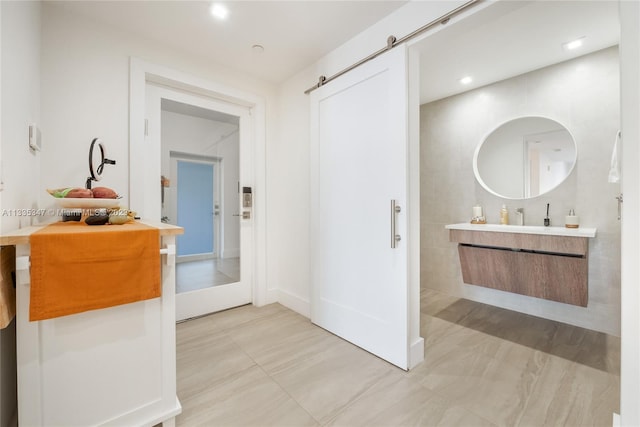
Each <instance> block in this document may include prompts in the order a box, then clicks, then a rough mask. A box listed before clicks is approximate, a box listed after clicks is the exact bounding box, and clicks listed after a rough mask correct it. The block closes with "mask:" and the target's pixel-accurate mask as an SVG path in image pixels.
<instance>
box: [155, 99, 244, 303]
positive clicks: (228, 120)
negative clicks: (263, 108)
mask: <svg viewBox="0 0 640 427" xmlns="http://www.w3.org/2000/svg"><path fill="white" fill-rule="evenodd" d="M161 112H162V122H161V125H162V126H161V132H162V135H161V141H162V143H161V144H162V177H161V179H160V190H161V201H162V221H163V222H167V223H170V224H175V225H179V226H180V227H183V228H184V234H183V235H180V236H178V238H177V242H176V250H177V254H176V255H177V257H176V293H183V292H192V291H199V290H202V289H205V288H210V287H213V286H220V285H226V284H230V283H235V282H239V281H240V216H239V206H240V204H239V202H240V198H239V194H238V185H239V184H238V182H239V171H240V166H239V159H240V154H239V118H238V117H236V116H231V115H228V114H225V113H221V112H218V111H213V110H207V109H204V108H200V107H197V106H194V105H188V104H182V103H180V102H176V101H172V100H169V99H163V100H162V105H161Z"/></svg>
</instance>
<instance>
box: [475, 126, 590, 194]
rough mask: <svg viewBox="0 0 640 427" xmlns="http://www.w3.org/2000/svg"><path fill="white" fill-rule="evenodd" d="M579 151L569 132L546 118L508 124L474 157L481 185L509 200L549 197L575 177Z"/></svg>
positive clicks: (489, 139)
mask: <svg viewBox="0 0 640 427" xmlns="http://www.w3.org/2000/svg"><path fill="white" fill-rule="evenodd" d="M576 159H577V149H576V144H575V141H574V140H573V137H572V136H571V134H570V133H569V131H568V130H567V129H566V128H565V127H564V126H562V125H561V124H560V123H558V122H556V121H555V120H551V119H547V118H545V117H521V118H517V119H514V120H511V121H508V122H506V123H504V124H502V125H500V126H498V127H497V128H496V129H494V130H493V131H492V132H491V133H490V134H489V136H487V137H486V138H485V140H484V141H482V142H481V143H480V144H479V145H478V148H477V149H476V152H475V155H474V157H473V171H474V173H475V175H476V179H477V180H478V182H479V183H480V184H481V185H482V186H483V187H484V188H485V189H486V190H487V191H489V192H490V193H492V194H495V195H496V196H499V197H502V198H505V199H529V198H532V197H537V196H540V195H542V194H545V193H547V192H549V191H551V190H553V189H554V188H556V187H557V186H558V185H560V184H561V183H562V182H563V181H564V180H565V179H567V177H568V176H569V175H570V174H571V171H572V170H573V168H574V166H575V164H576Z"/></svg>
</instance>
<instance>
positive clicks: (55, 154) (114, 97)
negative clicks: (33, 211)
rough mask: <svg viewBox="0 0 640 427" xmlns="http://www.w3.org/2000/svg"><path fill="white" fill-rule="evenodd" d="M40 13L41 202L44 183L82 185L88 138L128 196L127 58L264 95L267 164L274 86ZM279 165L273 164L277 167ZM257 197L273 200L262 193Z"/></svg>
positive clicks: (272, 284) (46, 6) (273, 253)
mask: <svg viewBox="0 0 640 427" xmlns="http://www.w3.org/2000/svg"><path fill="white" fill-rule="evenodd" d="M42 11H43V17H42V80H41V84H42V115H43V127H42V129H43V134H44V135H45V136H46V138H47V139H46V140H47V143H46V144H45V146H44V147H43V151H42V155H43V159H46V161H44V162H43V164H42V179H41V180H40V188H39V190H38V191H39V195H40V202H41V203H40V204H41V207H49V206H53V201H52V199H51V197H50V196H49V195H48V194H46V193H45V191H44V189H45V188H47V187H57V186H61V187H62V186H83V185H84V182H85V179H86V177H87V174H88V165H87V160H86V158H87V152H88V148H89V143H90V141H91V139H92V138H94V137H97V136H99V137H100V138H101V139H102V140H103V141H104V143H105V145H106V148H107V151H108V155H109V158H111V159H115V160H116V161H117V164H116V165H115V166H109V167H107V168H105V173H104V174H103V178H102V180H101V181H100V183H101V185H105V186H107V187H111V188H114V189H115V190H116V191H117V192H119V193H120V194H122V195H123V196H124V197H125V198H128V194H127V193H128V188H129V165H128V161H129V142H128V141H129V64H130V57H136V58H140V59H142V60H144V61H147V62H149V63H153V64H157V65H160V66H164V67H168V68H171V69H173V70H177V71H179V72H182V73H186V74H189V75H192V76H195V77H199V78H202V79H206V80H208V81H211V82H216V83H219V84H221V85H226V86H228V87H232V88H235V89H237V90H240V91H243V92H246V93H251V94H252V95H255V96H256V97H259V98H262V99H264V100H265V111H266V123H267V129H266V146H267V148H266V149H267V154H266V158H267V159H266V161H267V165H266V168H267V170H270V169H273V167H274V165H272V164H271V159H272V158H273V156H272V155H271V154H270V150H271V147H272V146H274V145H277V143H276V140H275V123H276V121H277V120H278V119H277V117H276V115H275V113H276V110H275V101H276V88H275V86H274V85H272V84H270V83H266V82H263V81H260V80H257V79H255V78H253V77H250V76H248V75H246V74H243V73H242V72H238V71H237V70H232V69H229V68H227V67H225V66H224V65H222V64H219V63H215V62H212V61H207V60H203V59H201V58H198V57H195V56H192V55H191V54H187V53H184V52H182V51H179V50H174V49H171V48H168V47H166V46H163V45H161V44H159V43H157V42H154V41H152V40H148V39H145V38H142V37H141V36H139V35H137V34H134V33H127V32H125V31H123V30H121V29H117V28H114V27H111V26H108V25H105V24H102V23H99V22H95V21H91V20H89V19H87V18H86V17H84V16H79V15H74V14H72V13H70V12H67V11H65V10H62V9H60V8H59V7H56V5H55V4H52V3H49V2H44V3H43V6H42ZM279 165H280V164H279V163H278V162H277V164H276V165H275V166H276V167H279ZM268 186H269V183H267V187H268ZM267 191H268V189H267ZM255 197H256V198H257V197H260V198H264V199H266V201H267V204H270V203H271V200H269V198H268V197H266V195H264V194H256V195H255ZM264 199H263V200H264ZM130 208H132V209H134V210H135V208H136V207H135V206H130ZM267 209H269V207H267ZM269 227H270V224H268V225H267V228H269ZM271 237H274V236H271ZM275 237H276V238H277V236H275ZM267 238H269V236H268V237H267ZM266 256H267V260H266V264H267V266H266V268H267V269H269V268H271V267H270V262H271V260H272V259H279V258H280V257H281V256H280V253H279V251H278V246H277V245H276V246H275V247H272V248H271V250H270V251H268V252H267V254H266ZM277 286H278V282H277V281H268V282H267V287H268V289H267V291H268V295H269V296H270V298H273V295H274V290H273V289H274V288H276V287H277ZM270 301H273V299H270Z"/></svg>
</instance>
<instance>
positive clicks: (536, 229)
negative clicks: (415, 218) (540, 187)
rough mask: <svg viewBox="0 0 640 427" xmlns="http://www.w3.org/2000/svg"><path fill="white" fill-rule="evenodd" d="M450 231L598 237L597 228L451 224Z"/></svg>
mask: <svg viewBox="0 0 640 427" xmlns="http://www.w3.org/2000/svg"><path fill="white" fill-rule="evenodd" d="M445 228H447V229H449V230H466V231H491V232H497V233H520V234H542V235H546V236H566V237H596V229H595V228H583V227H579V228H566V227H544V226H542V225H502V224H470V223H461V224H449V225H446V226H445Z"/></svg>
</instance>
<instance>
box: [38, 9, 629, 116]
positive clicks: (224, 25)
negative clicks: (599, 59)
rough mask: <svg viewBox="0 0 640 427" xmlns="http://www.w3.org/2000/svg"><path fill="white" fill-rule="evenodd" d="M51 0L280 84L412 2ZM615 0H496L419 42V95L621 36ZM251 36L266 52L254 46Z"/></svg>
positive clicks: (454, 89) (453, 89)
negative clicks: (219, 14) (220, 13)
mask: <svg viewBox="0 0 640 427" xmlns="http://www.w3.org/2000/svg"><path fill="white" fill-rule="evenodd" d="M47 3H48V4H52V5H55V6H56V7H60V8H64V9H65V10H67V11H70V12H72V13H75V14H78V15H79V16H84V17H88V18H90V19H92V20H96V21H100V22H103V23H106V24H108V25H111V26H113V27H116V28H120V29H122V30H124V31H128V32H133V33H137V34H139V35H142V36H143V37H145V38H148V39H151V40H155V41H157V42H159V43H162V44H165V45H168V46H171V47H173V48H175V49H179V50H183V51H188V52H191V53H192V54H194V55H197V56H199V57H202V58H205V59H206V60H209V61H211V62H214V63H220V64H224V65H225V66H227V67H229V68H231V69H235V70H238V71H242V72H245V73H247V74H248V75H251V76H254V77H257V78H260V79H263V80H266V81H269V82H272V83H276V84H277V83H281V82H283V81H285V80H286V79H287V78H289V77H291V76H292V75H294V74H295V73H297V72H299V71H300V70H302V69H304V68H305V67H307V66H309V65H311V64H313V63H314V62H316V61H317V60H318V59H319V58H321V57H322V56H324V55H326V54H327V53H329V52H330V51H331V50H333V49H335V48H336V47H338V46H340V45H341V44H343V43H344V42H346V41H347V40H349V39H351V38H352V37H354V36H355V35H357V34H358V33H360V32H362V31H363V30H365V29H366V28H367V27H369V26H371V25H373V24H374V23H376V22H377V21H379V20H381V19H382V18H384V17H385V16H387V15H388V14H390V13H391V12H393V11H394V10H396V9H398V8H399V7H401V6H403V5H404V4H406V3H407V2H406V1H393V0H391V1H390V0H378V1H376V0H373V1H369V0H357V1H346V0H337V1H314V0H294V1H271V0H262V1H242V0H231V1H226V2H223V3H224V4H225V5H226V6H227V7H228V9H229V17H228V19H227V20H225V21H218V20H216V19H214V18H213V17H212V16H211V14H210V13H209V8H210V5H211V4H212V2H210V1H184V0H174V1H118V0H110V1H105V0H103V1H57V0H53V1H48V2H47ZM617 3H618V2H617V1H611V0H601V1H575V0H568V1H562V0H554V1H500V2H495V3H494V4H492V5H491V6H490V7H486V8H484V9H483V10H481V11H479V12H478V13H476V14H474V15H472V16H471V17H469V18H468V19H465V20H462V21H460V22H458V23H456V24H455V25H450V26H448V27H445V28H443V29H442V30H441V31H439V32H437V33H434V34H432V35H431V36H430V37H428V38H426V39H425V40H424V41H422V42H420V43H419V44H418V45H417V49H418V50H419V51H420V52H421V89H420V103H421V104H424V103H427V102H431V101H433V100H437V99H441V98H444V97H448V96H451V95H455V94H457V93H461V92H465V91H468V90H471V89H474V88H477V87H480V86H484V85H487V84H490V83H493V82H496V81H500V80H504V79H507V78H510V77H514V76H517V75H520V74H523V73H526V72H528V71H532V70H535V69H539V68H542V67H545V66H548V65H552V64H555V63H558V62H561V61H566V60H568V59H571V58H574V57H577V56H580V55H584V54H586V53H590V52H594V51H596V50H600V49H603V48H605V47H609V46H613V45H615V44H617V43H618V41H619V20H618V4H617ZM578 37H585V39H584V40H585V45H584V46H583V47H582V48H580V49H576V50H574V51H565V50H563V49H562V48H561V44H562V43H565V42H567V41H571V40H573V39H576V38H578ZM255 44H260V45H262V46H263V47H264V51H263V52H262V53H259V52H255V51H254V49H252V46H253V45H255ZM367 53H368V52H363V56H366V54H367ZM467 75H469V76H472V77H473V82H472V83H471V84H469V85H462V84H461V83H460V82H459V79H460V78H462V77H464V76H467Z"/></svg>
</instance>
